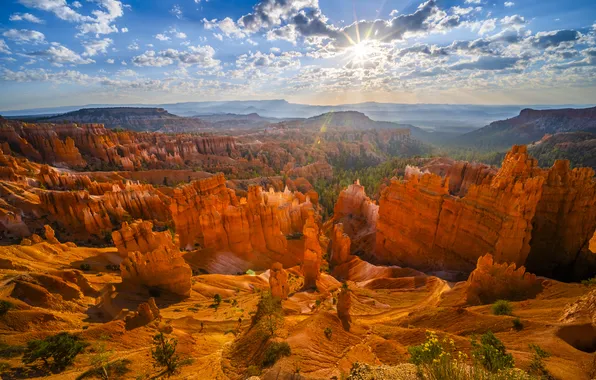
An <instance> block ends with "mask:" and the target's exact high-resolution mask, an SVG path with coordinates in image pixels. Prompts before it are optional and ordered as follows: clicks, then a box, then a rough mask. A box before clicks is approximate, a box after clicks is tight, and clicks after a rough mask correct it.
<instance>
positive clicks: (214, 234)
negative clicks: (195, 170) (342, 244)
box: [170, 175, 314, 254]
mask: <svg viewBox="0 0 596 380" xmlns="http://www.w3.org/2000/svg"><path fill="white" fill-rule="evenodd" d="M309 210H310V211H314V205H313V203H312V202H311V201H310V198H309V197H305V196H304V195H302V194H301V193H298V192H294V193H292V192H290V191H289V190H288V189H286V190H285V191H283V192H275V191H273V189H270V190H269V192H264V191H263V189H262V188H261V187H260V186H249V189H248V197H247V199H244V198H243V199H240V200H238V199H237V197H236V195H235V193H234V191H233V190H230V189H228V188H226V186H225V178H224V177H223V175H216V176H213V177H211V178H207V179H203V180H199V181H194V182H192V183H190V184H188V185H185V186H181V187H178V188H176V189H174V195H173V196H172V199H171V203H170V212H171V215H172V219H173V220H174V224H175V226H176V232H177V233H178V234H179V235H180V246H181V247H182V248H187V249H189V248H191V247H192V246H194V245H195V244H197V245H199V246H201V247H202V248H214V249H218V250H231V251H232V252H234V253H238V254H248V253H250V252H253V251H254V250H256V251H260V252H267V251H273V252H278V253H283V252H285V251H286V249H287V241H286V235H289V234H292V233H296V232H301V231H302V228H303V226H304V223H305V221H306V219H307V218H308V212H309Z"/></svg>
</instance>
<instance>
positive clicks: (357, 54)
mask: <svg viewBox="0 0 596 380" xmlns="http://www.w3.org/2000/svg"><path fill="white" fill-rule="evenodd" d="M373 53H374V46H373V45H372V43H371V41H370V40H362V41H360V42H358V43H356V44H354V45H352V46H350V47H349V48H348V56H349V57H350V62H352V63H354V64H357V65H362V64H364V63H367V62H369V61H370V60H371V58H372V55H373Z"/></svg>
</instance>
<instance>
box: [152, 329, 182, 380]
mask: <svg viewBox="0 0 596 380" xmlns="http://www.w3.org/2000/svg"><path fill="white" fill-rule="evenodd" d="M176 346H178V340H176V338H172V339H168V338H166V337H165V335H164V334H163V333H159V334H157V335H155V336H154V337H153V348H152V349H151V357H153V360H154V363H153V366H155V367H166V372H167V373H168V374H170V375H171V374H174V373H176V371H178V368H179V367H180V365H181V360H180V357H179V356H178V354H176Z"/></svg>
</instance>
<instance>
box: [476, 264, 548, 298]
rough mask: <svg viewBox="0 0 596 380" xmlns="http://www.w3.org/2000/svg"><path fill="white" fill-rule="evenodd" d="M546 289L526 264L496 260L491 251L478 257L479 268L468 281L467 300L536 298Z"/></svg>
mask: <svg viewBox="0 0 596 380" xmlns="http://www.w3.org/2000/svg"><path fill="white" fill-rule="evenodd" d="M541 291H542V280H540V279H538V278H536V275H534V274H532V273H528V272H526V268H524V267H523V266H521V267H519V268H517V267H516V265H515V264H508V263H502V264H499V263H496V262H494V260H493V256H492V255H490V254H487V255H484V256H482V257H480V258H479V259H478V263H477V264H476V269H474V271H473V272H472V273H471V274H470V277H469V278H468V281H467V293H466V297H467V302H468V304H471V305H479V304H487V303H492V302H495V301H497V300H501V299H502V300H511V301H521V300H524V299H529V298H534V297H535V296H536V295H537V294H538V293H540V292H541Z"/></svg>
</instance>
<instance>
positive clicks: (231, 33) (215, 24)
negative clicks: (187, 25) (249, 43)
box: [203, 17, 246, 38]
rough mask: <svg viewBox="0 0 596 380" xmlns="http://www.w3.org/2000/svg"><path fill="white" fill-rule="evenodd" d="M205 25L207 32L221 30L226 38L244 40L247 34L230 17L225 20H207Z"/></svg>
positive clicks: (204, 20) (204, 21)
mask: <svg viewBox="0 0 596 380" xmlns="http://www.w3.org/2000/svg"><path fill="white" fill-rule="evenodd" d="M203 25H204V26H205V29H207V30H213V29H219V30H220V31H221V32H222V33H223V34H224V35H225V36H226V37H233V38H244V37H246V34H245V33H244V32H242V30H241V29H240V28H239V27H238V25H236V23H235V22H234V20H232V19H231V18H229V17H226V18H224V19H223V20H220V21H218V20H211V21H209V20H207V19H203Z"/></svg>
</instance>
